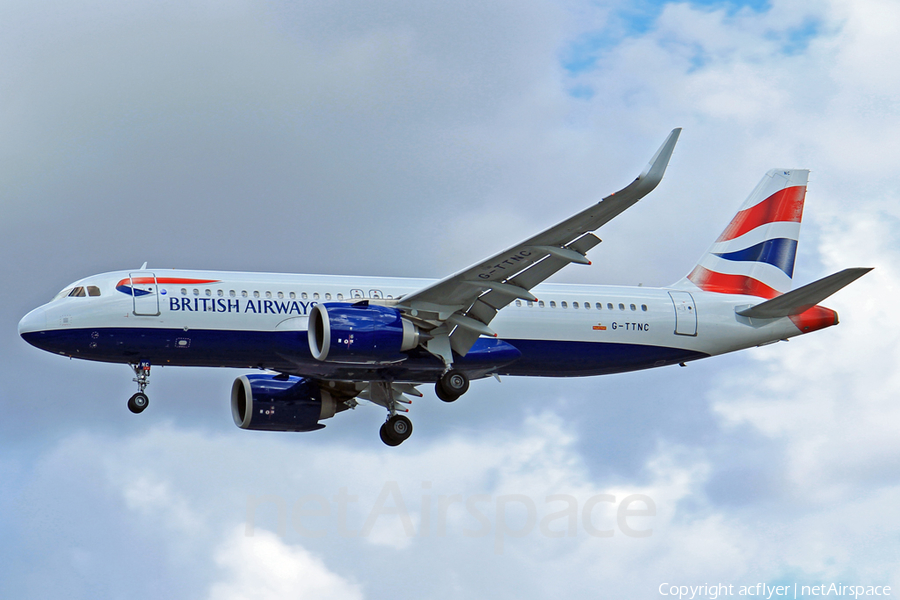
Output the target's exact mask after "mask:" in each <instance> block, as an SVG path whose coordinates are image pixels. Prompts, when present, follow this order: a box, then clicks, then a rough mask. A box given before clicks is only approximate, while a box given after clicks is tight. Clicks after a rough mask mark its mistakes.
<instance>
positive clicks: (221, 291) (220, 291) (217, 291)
mask: <svg viewBox="0 0 900 600" xmlns="http://www.w3.org/2000/svg"><path fill="white" fill-rule="evenodd" d="M216 294H218V296H219V298H221V297H222V296H224V295H225V290H216Z"/></svg>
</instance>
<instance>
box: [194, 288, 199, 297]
mask: <svg viewBox="0 0 900 600" xmlns="http://www.w3.org/2000/svg"><path fill="white" fill-rule="evenodd" d="M194 295H195V296H199V295H200V290H198V289H197V288H194Z"/></svg>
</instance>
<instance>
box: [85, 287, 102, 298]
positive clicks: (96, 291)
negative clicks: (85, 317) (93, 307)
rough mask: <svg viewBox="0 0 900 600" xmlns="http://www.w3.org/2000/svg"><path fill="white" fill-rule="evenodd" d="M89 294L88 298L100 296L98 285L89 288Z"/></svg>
mask: <svg viewBox="0 0 900 600" xmlns="http://www.w3.org/2000/svg"><path fill="white" fill-rule="evenodd" d="M87 292H88V296H99V295H100V288H98V287H97V286H96V285H89V286H88V287H87Z"/></svg>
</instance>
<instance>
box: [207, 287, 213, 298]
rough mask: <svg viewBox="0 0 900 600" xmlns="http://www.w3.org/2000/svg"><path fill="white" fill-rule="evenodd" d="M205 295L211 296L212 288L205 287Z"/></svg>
mask: <svg viewBox="0 0 900 600" xmlns="http://www.w3.org/2000/svg"><path fill="white" fill-rule="evenodd" d="M206 295H207V296H212V290H211V289H209V288H206Z"/></svg>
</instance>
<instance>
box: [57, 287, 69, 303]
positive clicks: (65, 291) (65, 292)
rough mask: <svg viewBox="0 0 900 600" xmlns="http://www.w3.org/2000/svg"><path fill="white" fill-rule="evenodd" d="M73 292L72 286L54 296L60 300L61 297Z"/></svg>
mask: <svg viewBox="0 0 900 600" xmlns="http://www.w3.org/2000/svg"><path fill="white" fill-rule="evenodd" d="M71 292H72V288H66V289H64V290H63V291H61V292H60V293H58V294H57V295H55V296H53V300H59V299H60V298H65V297H66V296H68V295H69V294H70V293H71Z"/></svg>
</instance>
